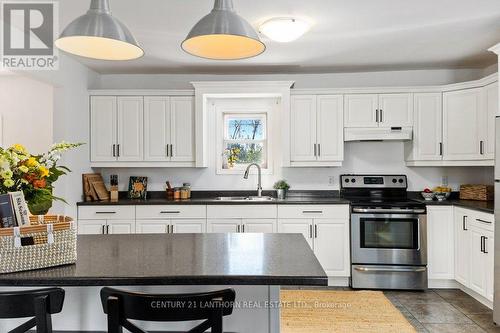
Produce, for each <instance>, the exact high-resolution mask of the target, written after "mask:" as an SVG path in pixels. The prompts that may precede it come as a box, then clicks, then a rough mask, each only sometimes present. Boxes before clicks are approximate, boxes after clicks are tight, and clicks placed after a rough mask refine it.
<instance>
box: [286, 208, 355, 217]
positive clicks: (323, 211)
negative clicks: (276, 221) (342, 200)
mask: <svg viewBox="0 0 500 333" xmlns="http://www.w3.org/2000/svg"><path fill="white" fill-rule="evenodd" d="M278 218H280V219H300V218H334V219H349V205H328V206H325V205H282V206H279V207H278Z"/></svg>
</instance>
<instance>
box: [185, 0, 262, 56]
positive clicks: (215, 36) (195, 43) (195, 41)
mask: <svg viewBox="0 0 500 333" xmlns="http://www.w3.org/2000/svg"><path fill="white" fill-rule="evenodd" d="M181 47H182V49H183V50H184V51H186V52H187V53H189V54H192V55H195V56H198V57H202V58H207V59H214V60H238V59H245V58H251V57H255V56H257V55H259V54H261V53H262V52H264V51H265V49H266V46H265V45H264V43H262V42H261V41H260V39H259V36H258V34H257V32H256V31H255V30H254V29H253V28H252V26H251V25H250V24H249V23H248V22H247V21H246V20H245V19H244V18H242V17H241V16H239V15H238V14H236V12H235V11H234V8H233V1H232V0H215V4H214V9H213V10H212V11H211V12H210V14H208V15H207V16H205V17H203V18H202V19H201V20H200V21H199V22H198V23H196V25H195V26H194V27H193V29H191V31H190V32H189V34H188V36H187V37H186V39H185V40H184V41H183V42H182V45H181Z"/></svg>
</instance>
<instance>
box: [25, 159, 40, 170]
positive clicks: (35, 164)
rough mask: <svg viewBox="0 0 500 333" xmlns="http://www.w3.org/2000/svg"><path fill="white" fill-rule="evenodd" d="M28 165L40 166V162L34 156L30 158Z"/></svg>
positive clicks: (31, 166)
mask: <svg viewBox="0 0 500 333" xmlns="http://www.w3.org/2000/svg"><path fill="white" fill-rule="evenodd" d="M26 165H27V166H28V167H30V168H33V167H36V166H38V162H37V160H36V159H35V158H34V157H30V158H28V161H26Z"/></svg>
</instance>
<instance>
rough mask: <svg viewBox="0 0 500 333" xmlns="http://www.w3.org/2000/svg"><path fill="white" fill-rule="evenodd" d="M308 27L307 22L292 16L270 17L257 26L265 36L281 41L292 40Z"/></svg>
mask: <svg viewBox="0 0 500 333" xmlns="http://www.w3.org/2000/svg"><path fill="white" fill-rule="evenodd" d="M309 29H310V24H309V23H307V22H305V21H302V20H299V19H296V18H292V17H279V18H272V19H270V20H267V21H266V22H264V23H262V24H261V25H260V27H259V31H260V32H261V33H262V34H264V35H265V36H266V37H268V38H269V39H272V40H274V41H276V42H281V43H287V42H291V41H294V40H296V39H298V38H300V37H301V36H302V35H304V34H305V33H306V32H307V31H309Z"/></svg>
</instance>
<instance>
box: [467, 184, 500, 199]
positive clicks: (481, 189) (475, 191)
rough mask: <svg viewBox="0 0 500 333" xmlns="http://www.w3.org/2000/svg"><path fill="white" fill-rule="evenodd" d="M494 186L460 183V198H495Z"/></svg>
mask: <svg viewBox="0 0 500 333" xmlns="http://www.w3.org/2000/svg"><path fill="white" fill-rule="evenodd" d="M493 193H494V188H493V186H491V185H471V184H466V185H460V199H462V200H479V201H490V200H493Z"/></svg>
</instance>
